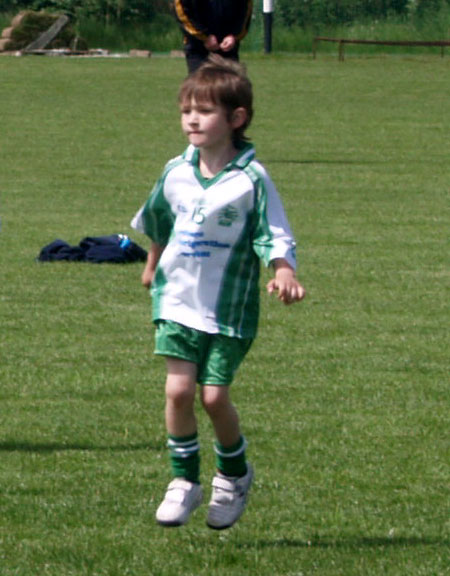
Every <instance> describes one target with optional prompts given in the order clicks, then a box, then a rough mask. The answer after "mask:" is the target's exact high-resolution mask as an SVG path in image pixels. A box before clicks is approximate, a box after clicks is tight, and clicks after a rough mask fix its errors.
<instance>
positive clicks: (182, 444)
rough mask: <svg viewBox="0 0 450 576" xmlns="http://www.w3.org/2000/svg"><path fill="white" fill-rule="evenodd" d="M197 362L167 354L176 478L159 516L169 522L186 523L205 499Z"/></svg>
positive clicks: (168, 421)
mask: <svg viewBox="0 0 450 576" xmlns="http://www.w3.org/2000/svg"><path fill="white" fill-rule="evenodd" d="M196 377H197V366H196V365H195V364H193V363H192V362H187V361H184V360H178V359H176V358H167V379H166V410H165V415H166V427H167V432H168V436H169V441H168V446H169V450H170V460H171V464H172V472H173V475H174V480H173V481H172V482H171V483H170V484H169V487H168V489H167V492H166V496H165V498H164V501H163V502H162V503H161V505H160V506H159V508H158V510H157V513H156V518H157V520H158V522H159V523H160V524H162V525H165V526H180V525H182V524H185V523H186V522H187V520H188V518H189V515H190V513H191V512H192V511H193V510H194V509H195V508H197V506H199V505H200V503H201V501H202V489H201V487H200V484H199V481H198V480H199V467H200V458H199V444H198V439H197V421H196V418H195V413H194V401H195V391H196Z"/></svg>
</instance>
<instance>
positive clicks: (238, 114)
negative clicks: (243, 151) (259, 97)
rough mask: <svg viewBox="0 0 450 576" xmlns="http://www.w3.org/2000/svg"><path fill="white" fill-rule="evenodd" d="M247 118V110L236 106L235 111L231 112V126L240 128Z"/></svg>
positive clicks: (234, 128)
mask: <svg viewBox="0 0 450 576" xmlns="http://www.w3.org/2000/svg"><path fill="white" fill-rule="evenodd" d="M246 120H247V110H246V109H245V108H244V107H242V106H240V107H239V108H235V109H234V110H233V113H232V114H231V127H232V128H233V130H236V129H237V128H240V127H241V126H242V125H243V124H245V122H246Z"/></svg>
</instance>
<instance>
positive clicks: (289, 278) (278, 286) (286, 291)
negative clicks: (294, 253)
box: [267, 258, 306, 304]
mask: <svg viewBox="0 0 450 576" xmlns="http://www.w3.org/2000/svg"><path fill="white" fill-rule="evenodd" d="M271 264H272V265H273V267H274V270H275V277H274V278H272V280H270V281H269V282H268V284H267V292H268V293H269V294H272V293H273V292H278V299H279V300H281V301H282V302H283V303H284V304H293V303H294V302H299V301H300V300H303V298H304V297H305V295H306V292H305V289H304V288H303V286H302V285H301V284H300V282H299V281H298V280H297V278H296V277H295V270H294V269H293V268H292V266H291V265H290V264H289V263H288V261H287V260H285V259H284V258H275V260H273V261H272V262H271Z"/></svg>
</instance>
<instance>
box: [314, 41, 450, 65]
mask: <svg viewBox="0 0 450 576" xmlns="http://www.w3.org/2000/svg"><path fill="white" fill-rule="evenodd" d="M319 42H335V43H336V44H339V60H340V61H343V60H344V46H345V44H373V45H378V46H440V48H441V56H444V48H445V47H446V46H450V40H435V41H430V42H427V41H412V40H411V41H410V40H354V39H350V38H326V37H324V36H316V37H315V38H314V41H313V57H314V59H315V58H316V53H317V46H318V44H319Z"/></svg>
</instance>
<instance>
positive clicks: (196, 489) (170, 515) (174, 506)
mask: <svg viewBox="0 0 450 576" xmlns="http://www.w3.org/2000/svg"><path fill="white" fill-rule="evenodd" d="M202 500H203V490H202V487H201V486H200V484H195V483H194V482H189V480H185V479H184V478H175V479H174V480H172V482H171V483H170V484H169V486H168V487H167V491H166V495H165V497H164V500H163V501H162V502H161V504H160V505H159V508H158V510H157V511H156V520H157V521H158V523H159V524H161V525H162V526H182V525H183V524H186V522H187V521H188V520H189V516H190V514H191V512H193V511H194V510H195V509H196V508H198V506H200V504H201V503H202Z"/></svg>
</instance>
